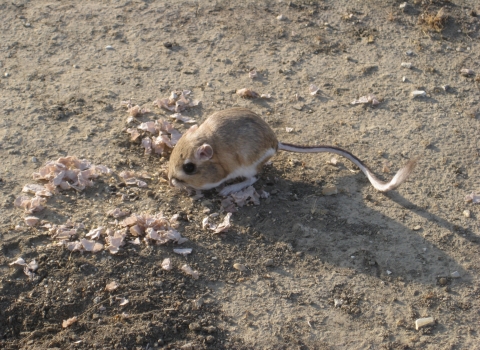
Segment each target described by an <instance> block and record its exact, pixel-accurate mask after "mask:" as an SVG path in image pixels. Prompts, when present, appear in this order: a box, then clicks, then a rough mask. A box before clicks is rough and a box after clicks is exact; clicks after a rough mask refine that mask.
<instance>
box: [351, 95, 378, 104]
mask: <svg viewBox="0 0 480 350" xmlns="http://www.w3.org/2000/svg"><path fill="white" fill-rule="evenodd" d="M369 103H370V104H371V105H372V106H376V105H378V104H380V101H379V100H377V98H376V97H375V95H372V94H369V95H367V96H362V97H360V98H359V99H358V100H353V101H352V102H351V104H352V105H356V104H369Z"/></svg>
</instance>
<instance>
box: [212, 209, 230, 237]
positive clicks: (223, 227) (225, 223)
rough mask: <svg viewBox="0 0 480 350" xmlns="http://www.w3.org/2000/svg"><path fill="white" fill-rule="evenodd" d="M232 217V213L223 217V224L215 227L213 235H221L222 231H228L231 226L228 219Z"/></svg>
mask: <svg viewBox="0 0 480 350" xmlns="http://www.w3.org/2000/svg"><path fill="white" fill-rule="evenodd" d="M231 217H232V213H228V214H227V215H225V218H224V219H223V222H222V223H221V224H220V225H218V226H217V228H216V229H215V231H214V233H222V232H224V231H228V229H229V228H230V227H231V226H232V225H231V224H230V218H231Z"/></svg>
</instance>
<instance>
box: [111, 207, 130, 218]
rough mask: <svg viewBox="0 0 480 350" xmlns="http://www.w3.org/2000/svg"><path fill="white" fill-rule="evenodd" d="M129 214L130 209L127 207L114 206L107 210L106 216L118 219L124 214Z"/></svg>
mask: <svg viewBox="0 0 480 350" xmlns="http://www.w3.org/2000/svg"><path fill="white" fill-rule="evenodd" d="M128 214H130V210H128V209H120V208H115V209H112V210H110V211H108V212H107V215H108V216H112V217H114V218H115V219H120V218H123V217H124V216H127V215H128Z"/></svg>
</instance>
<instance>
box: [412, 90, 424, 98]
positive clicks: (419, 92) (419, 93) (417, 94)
mask: <svg viewBox="0 0 480 350" xmlns="http://www.w3.org/2000/svg"><path fill="white" fill-rule="evenodd" d="M425 96H427V93H426V92H425V91H423V90H414V91H412V97H413V98H415V97H425Z"/></svg>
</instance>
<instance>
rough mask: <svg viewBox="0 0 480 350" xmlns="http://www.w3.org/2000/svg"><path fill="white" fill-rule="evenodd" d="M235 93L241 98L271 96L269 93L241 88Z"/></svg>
mask: <svg viewBox="0 0 480 350" xmlns="http://www.w3.org/2000/svg"><path fill="white" fill-rule="evenodd" d="M236 94H237V95H238V96H240V97H242V98H266V99H268V98H271V97H272V96H271V95H270V94H261V95H260V94H259V93H257V92H255V91H253V90H251V89H247V88H243V89H240V90H237V91H236Z"/></svg>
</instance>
